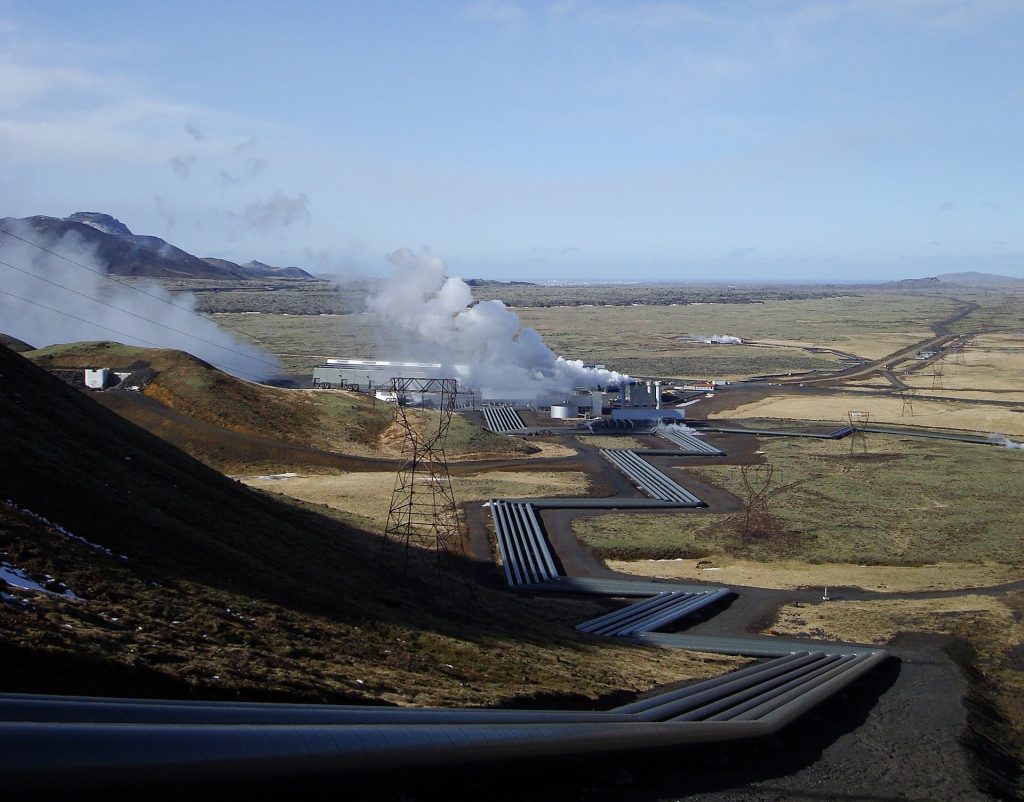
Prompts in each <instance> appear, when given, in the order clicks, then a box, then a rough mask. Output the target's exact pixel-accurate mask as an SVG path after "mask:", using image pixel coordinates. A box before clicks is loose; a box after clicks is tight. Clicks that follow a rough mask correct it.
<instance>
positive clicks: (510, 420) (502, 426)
mask: <svg viewBox="0 0 1024 802" xmlns="http://www.w3.org/2000/svg"><path fill="white" fill-rule="evenodd" d="M480 409H481V410H482V411H483V413H484V421H485V423H486V424H487V428H488V429H490V430H491V431H492V432H496V433H498V434H507V433H508V432H516V431H520V430H522V429H525V428H526V423H525V422H524V421H523V419H522V418H521V417H520V416H519V413H518V412H517V411H516V410H515V408H513V407H511V406H509V405H508V404H484V405H482V406H481V407H480Z"/></svg>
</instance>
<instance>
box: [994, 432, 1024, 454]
mask: <svg viewBox="0 0 1024 802" xmlns="http://www.w3.org/2000/svg"><path fill="white" fill-rule="evenodd" d="M988 439H989V440H991V441H992V442H993V443H995V444H996V445H998V446H1002V447H1003V448H1012V449H1016V450H1018V451H1024V443H1019V442H1017V441H1016V440H1011V439H1010V438H1009V437H1007V436H1006V435H1004V434H990V435H989V436H988Z"/></svg>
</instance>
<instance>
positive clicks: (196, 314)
mask: <svg viewBox="0 0 1024 802" xmlns="http://www.w3.org/2000/svg"><path fill="white" fill-rule="evenodd" d="M0 233H2V234H6V235H7V236H9V237H14V239H16V240H19V241H21V242H24V243H25V244H26V245H31V246H32V247H33V248H38V249H39V250H41V251H43V252H45V253H48V254H50V255H51V256H56V257H57V258H58V259H63V260H64V261H65V262H70V263H71V264H73V265H76V266H78V267H80V268H82V269H83V270H88V271H89V272H90V273H95V274H96V275H97V276H100V277H102V278H105V279H107V280H108V281H113V282H114V283H115V284H120V285H121V286H122V287H127V288H128V289H130V290H134V291H135V292H141V293H142V294H143V295H148V296H149V297H150V298H153V299H154V300H156V301H159V302H160V303H162V304H167V305H168V306H171V307H174V308H175V309H180V310H181V311H182V312H186V313H187V314H190V315H193V316H194V317H198V318H201V319H202V320H209V319H210V318H208V317H206V315H201V314H200V313H199V312H196V311H195V310H194V309H189V308H188V307H187V306H180V305H178V304H176V303H172V302H171V301H169V300H167V299H166V298H161V297H160V296H159V295H156V294H155V293H152V292H146V291H145V290H144V289H142V288H141V287H136V286H135V285H134V284H131V283H129V282H127V281H122V280H121V279H119V278H117V277H116V276H112V275H111V274H110V273H107V272H106V271H104V270H97V269H96V268H94V267H89V265H87V264H83V263H82V262H79V261H78V260H76V259H72V258H71V257H70V256H65V255H64V254H62V253H58V252H57V251H53V250H50V249H49V248H47V247H45V246H43V245H40V244H39V243H38V242H33V241H32V240H30V239H25V237H22V236H20V235H19V234H15V233H14V232H13V231H8V230H7V229H6V228H3V227H2V226H0ZM217 325H218V326H220V327H221V328H225V329H230V330H231V331H233V332H235V333H236V334H241V335H242V336H243V337H249V336H250V335H249V334H248V333H247V332H244V331H242V330H241V329H236V328H235V327H234V326H232V325H230V324H228V323H218V324H217ZM275 367H276V366H275Z"/></svg>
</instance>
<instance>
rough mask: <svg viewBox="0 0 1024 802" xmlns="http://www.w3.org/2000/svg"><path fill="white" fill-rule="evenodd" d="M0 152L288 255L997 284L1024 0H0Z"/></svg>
mask: <svg viewBox="0 0 1024 802" xmlns="http://www.w3.org/2000/svg"><path fill="white" fill-rule="evenodd" d="M0 156H2V158H0V216H2V215H5V214H6V215H14V216H25V215H29V214H50V215H55V216H64V215H67V214H69V213H71V212H74V211H105V212H109V213H111V214H113V215H115V216H116V217H118V218H120V219H121V220H123V221H124V222H125V223H126V224H127V225H128V226H129V227H130V228H131V229H132V230H133V231H135V232H136V233H143V234H156V235H158V236H162V237H164V238H165V239H167V240H169V241H171V242H173V243H174V244H177V245H180V246H181V247H184V248H186V249H187V250H189V251H191V252H193V253H197V254H199V255H202V256H218V257H222V258H228V259H233V260H235V261H240V262H244V261H248V260H249V259H254V258H255V259H260V260H262V261H265V262H270V263H273V264H282V265H284V264H297V265H300V266H303V267H306V268H308V269H311V270H313V271H315V272H327V271H330V272H343V271H355V272H375V271H378V270H383V269H385V265H386V263H385V260H384V255H385V254H387V253H389V252H391V251H393V250H395V249H397V248H400V247H412V248H418V247H420V246H422V245H428V246H430V247H431V249H432V250H433V252H434V253H435V254H437V255H440V256H442V257H443V258H445V259H446V260H447V262H448V263H449V266H450V269H451V271H452V272H453V273H456V274H460V275H463V276H466V277H470V276H486V277H493V278H503V279H568V280H573V279H575V280H586V279H598V280H627V279H658V280H678V281H689V280H698V281H700V280H718V279H730V280H754V279H756V280H814V279H826V280H860V279H863V280H879V279H887V278H902V277H908V276H925V275H934V274H936V273H942V272H950V271H959V270H981V271H985V272H995V273H1002V274H1005V275H1016V276H1024V4H1022V3H1020V2H1019V1H1018V0H975V2H969V1H966V0H893V1H892V2H890V0H849V1H847V0H820V2H798V1H797V0H793V2H781V1H780V2H772V1H771V0H764V1H763V2H728V1H725V2H689V3H684V2H680V3H677V2H660V3H625V2H620V3H612V2H607V3H606V2H597V0H594V1H593V2H586V1H583V2H571V1H570V2H537V3H527V2H522V3H515V2H504V1H503V0H483V1H482V2H463V3H456V2H452V3H446V2H429V3H428V2H391V3H389V2H380V3H365V2H332V3H328V2H322V3H311V2H309V3H288V4H285V3H271V2H259V1H258V0H256V1H253V2H247V3H245V4H244V5H243V4H238V3H228V2H216V1H215V0H214V1H211V0H207V1H206V2H176V3H173V4H171V3H162V2H140V1H139V0H135V2H104V1H103V0H97V2H90V3H83V2H71V1H70V0H69V1H68V2H56V1H55V0H31V2H27V1H23V0H0Z"/></svg>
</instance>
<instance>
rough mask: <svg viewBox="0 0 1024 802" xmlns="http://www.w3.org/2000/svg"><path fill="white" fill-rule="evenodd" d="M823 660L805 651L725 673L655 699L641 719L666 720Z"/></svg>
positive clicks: (821, 655)
mask: <svg viewBox="0 0 1024 802" xmlns="http://www.w3.org/2000/svg"><path fill="white" fill-rule="evenodd" d="M823 657H824V655H823V654H822V653H820V652H816V653H814V654H808V653H807V652H804V653H803V654H801V655H791V656H790V657H789V658H788V659H786V660H785V661H771V662H769V663H764V664H762V665H758V666H753V667H752V668H751V670H750V671H749V672H745V673H742V674H741V673H740V672H736V674H737V676H734V675H733V674H726V675H725V676H724V677H716V680H719V681H717V682H716V681H715V680H708V681H706V682H702V683H697V684H696V685H691V686H690V687H688V688H683V689H681V690H679V691H676V692H675V693H674V694H666V695H665V696H663V697H656V698H655V700H654V701H655V702H657V703H656V704H653V705H649V706H648V707H647V708H646V709H644V710H642V711H640V716H641V718H643V720H644V721H667V720H668V719H672V718H675V717H676V716H679V715H681V714H683V713H686V712H688V711H691V710H696V709H697V708H699V707H702V706H704V705H706V704H708V703H710V702H715V701H718V700H720V699H727V698H730V697H731V696H733V695H734V694H737V693H741V692H743V691H745V690H747V689H748V688H753V687H758V686H760V685H763V684H764V683H766V682H770V681H771V680H773V679H775V678H776V677H780V676H785V675H787V674H790V673H791V672H793V671H799V670H800V669H801V668H803V667H804V666H807V665H810V664H813V663H817V662H818V661H819V660H821V659H822V658H823ZM662 699H663V700H664V701H662ZM619 712H621V711H619Z"/></svg>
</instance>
